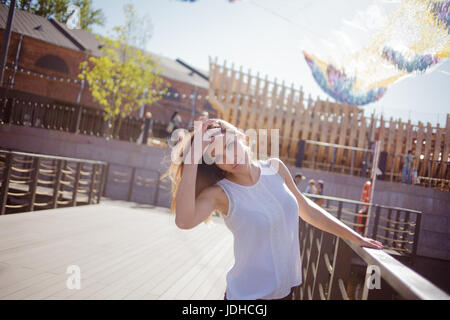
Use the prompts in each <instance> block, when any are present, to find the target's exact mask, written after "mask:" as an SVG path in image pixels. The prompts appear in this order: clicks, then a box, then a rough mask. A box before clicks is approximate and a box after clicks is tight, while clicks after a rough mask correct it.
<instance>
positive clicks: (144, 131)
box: [137, 111, 153, 145]
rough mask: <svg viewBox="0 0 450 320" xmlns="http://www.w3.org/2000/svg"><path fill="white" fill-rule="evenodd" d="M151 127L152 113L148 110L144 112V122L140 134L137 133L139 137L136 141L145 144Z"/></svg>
mask: <svg viewBox="0 0 450 320" xmlns="http://www.w3.org/2000/svg"><path fill="white" fill-rule="evenodd" d="M152 127H153V119H152V113H151V112H150V111H148V112H146V113H145V119H144V123H143V124H142V126H141V130H142V132H141V134H140V135H139V138H138V140H137V143H142V144H145V145H146V144H147V141H148V138H149V136H151V135H152V134H151V130H152Z"/></svg>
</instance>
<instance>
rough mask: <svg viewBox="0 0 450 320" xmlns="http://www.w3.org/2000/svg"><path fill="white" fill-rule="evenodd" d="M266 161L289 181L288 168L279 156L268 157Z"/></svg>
mask: <svg viewBox="0 0 450 320" xmlns="http://www.w3.org/2000/svg"><path fill="white" fill-rule="evenodd" d="M267 162H269V163H270V165H271V166H272V168H274V169H275V171H276V172H277V173H278V174H279V175H280V176H281V177H282V178H283V179H284V181H286V182H287V181H289V179H288V178H289V177H290V176H291V174H290V172H289V169H288V168H287V167H286V165H285V164H284V162H283V161H281V160H280V159H279V158H270V159H267Z"/></svg>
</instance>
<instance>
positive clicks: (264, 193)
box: [216, 160, 302, 300]
mask: <svg viewBox="0 0 450 320" xmlns="http://www.w3.org/2000/svg"><path fill="white" fill-rule="evenodd" d="M256 165H257V166H258V167H259V168H260V169H261V175H260V176H259V179H258V181H257V182H256V184H254V185H252V186H243V185H240V184H237V183H234V182H232V181H230V180H228V179H226V178H224V179H222V180H220V181H218V182H217V183H216V184H217V185H219V186H220V187H221V188H222V189H223V190H224V191H225V193H226V195H227V197H228V203H229V205H228V214H227V215H226V216H224V221H225V224H226V226H227V227H228V228H229V229H230V230H231V232H232V233H233V238H234V260H235V264H234V266H233V267H232V268H231V269H230V271H229V272H228V274H227V277H226V279H227V289H226V296H227V299H229V300H236V299H240V300H253V299H279V298H283V297H285V296H287V295H288V294H289V293H290V291H291V287H294V286H298V285H300V284H301V282H302V270H301V269H302V268H301V261H300V247H299V238H298V219H299V217H298V209H299V208H298V203H297V199H296V198H295V196H294V194H293V193H292V192H291V191H290V190H289V188H288V187H287V185H286V184H285V182H284V179H283V178H282V177H281V176H280V175H279V174H278V173H277V172H276V170H275V169H274V168H273V167H272V165H271V164H270V162H269V161H262V160H258V161H256Z"/></svg>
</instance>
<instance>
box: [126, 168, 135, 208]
mask: <svg viewBox="0 0 450 320" xmlns="http://www.w3.org/2000/svg"><path fill="white" fill-rule="evenodd" d="M135 176H136V168H135V167H133V169H131V178H130V186H129V188H128V197H127V200H128V201H131V196H132V194H133V186H134V178H135Z"/></svg>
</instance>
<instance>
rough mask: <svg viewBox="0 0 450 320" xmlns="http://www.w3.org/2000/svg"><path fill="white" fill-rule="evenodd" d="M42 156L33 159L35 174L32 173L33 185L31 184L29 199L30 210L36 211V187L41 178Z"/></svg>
mask: <svg viewBox="0 0 450 320" xmlns="http://www.w3.org/2000/svg"><path fill="white" fill-rule="evenodd" d="M40 160H41V159H40V158H39V157H34V159H33V174H32V175H31V185H30V187H29V188H30V200H29V209H30V211H34V202H35V200H36V189H37V183H38V179H39V166H40Z"/></svg>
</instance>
